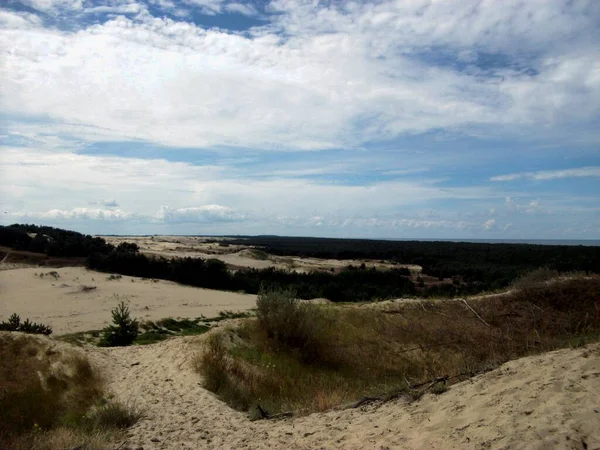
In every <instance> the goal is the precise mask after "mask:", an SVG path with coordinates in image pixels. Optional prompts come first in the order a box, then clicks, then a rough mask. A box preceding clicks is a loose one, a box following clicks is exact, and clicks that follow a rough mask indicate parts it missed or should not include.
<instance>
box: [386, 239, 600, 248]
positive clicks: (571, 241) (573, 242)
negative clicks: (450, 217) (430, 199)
mask: <svg viewBox="0 0 600 450" xmlns="http://www.w3.org/2000/svg"><path fill="white" fill-rule="evenodd" d="M381 240H382V241H421V242H473V243H476V244H533V245H586V246H589V247H600V240H596V239H583V240H580V239H381Z"/></svg>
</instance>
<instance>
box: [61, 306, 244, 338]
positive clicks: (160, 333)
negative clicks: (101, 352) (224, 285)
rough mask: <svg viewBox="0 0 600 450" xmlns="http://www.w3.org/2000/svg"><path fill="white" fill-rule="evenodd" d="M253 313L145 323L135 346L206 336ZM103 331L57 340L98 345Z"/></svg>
mask: <svg viewBox="0 0 600 450" xmlns="http://www.w3.org/2000/svg"><path fill="white" fill-rule="evenodd" d="M251 314H252V313H248V312H233V311H221V312H219V315H218V316H217V317H212V318H206V317H197V318H195V319H175V318H172V317H167V318H165V319H160V320H156V321H150V320H149V321H145V322H141V323H140V324H139V330H140V332H139V334H138V335H137V337H136V338H135V340H134V341H133V344H134V345H149V344H155V343H157V342H161V341H164V340H165V339H168V338H171V337H174V336H194V335H199V334H204V333H206V332H207V331H208V330H210V329H211V327H212V326H213V325H214V324H216V323H218V322H221V321H223V320H227V319H239V318H246V317H250V316H251ZM101 335H102V330H92V331H80V332H76V333H69V334H63V335H61V336H57V338H56V339H58V340H61V341H63V342H68V343H69V344H72V345H76V346H79V347H81V346H84V345H98V344H99V343H100V340H101V337H102V336H101Z"/></svg>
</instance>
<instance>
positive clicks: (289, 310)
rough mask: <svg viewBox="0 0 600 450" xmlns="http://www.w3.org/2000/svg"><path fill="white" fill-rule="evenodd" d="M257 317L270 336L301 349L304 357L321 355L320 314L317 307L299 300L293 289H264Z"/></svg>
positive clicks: (311, 359) (283, 345) (257, 306)
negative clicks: (317, 312)
mask: <svg viewBox="0 0 600 450" xmlns="http://www.w3.org/2000/svg"><path fill="white" fill-rule="evenodd" d="M256 318H257V319H258V323H259V325H260V327H261V328H262V329H263V330H264V332H265V333H266V334H267V337H268V338H269V339H271V340H272V341H273V342H275V343H277V344H278V345H280V346H281V347H283V348H285V349H289V350H296V351H298V352H299V354H300V356H301V357H302V359H303V360H305V361H307V362H310V361H314V360H316V359H318V358H319V353H320V344H321V342H320V336H319V326H320V323H319V322H320V321H319V318H320V316H319V315H318V314H316V310H315V307H314V306H313V305H310V304H308V303H306V302H303V301H301V300H298V299H297V298H296V293H295V292H294V291H292V290H290V289H264V288H263V289H261V292H260V293H259V294H258V298H257V300H256Z"/></svg>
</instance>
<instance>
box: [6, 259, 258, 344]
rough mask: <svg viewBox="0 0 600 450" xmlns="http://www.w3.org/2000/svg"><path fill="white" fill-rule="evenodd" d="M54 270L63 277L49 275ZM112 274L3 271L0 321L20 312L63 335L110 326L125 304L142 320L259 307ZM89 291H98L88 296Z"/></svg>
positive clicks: (252, 300)
mask: <svg viewBox="0 0 600 450" xmlns="http://www.w3.org/2000/svg"><path fill="white" fill-rule="evenodd" d="M52 271H55V272H57V274H58V278H54V277H53V276H51V275H48V273H50V272H52ZM36 273H37V274H38V275H37V276H36V275H35V274H36ZM41 273H43V274H45V275H44V277H43V278H41V277H40V276H39V274H41ZM109 275H110V274H107V273H100V272H94V271H88V270H86V269H84V268H81V267H66V268H61V269H53V268H45V267H35V268H20V269H13V270H2V271H0V320H5V318H6V317H7V316H9V315H10V314H12V313H13V312H16V313H17V314H19V315H20V316H21V318H22V319H26V318H29V319H31V320H33V321H35V322H42V323H44V324H46V325H50V326H52V328H53V330H54V333H55V334H64V333H73V332H76V331H89V330H97V329H100V328H103V327H105V326H106V325H107V324H108V323H109V322H110V321H111V315H110V310H111V309H112V308H114V307H115V306H116V305H117V304H118V303H119V302H120V301H125V302H126V303H127V304H128V305H129V307H130V309H131V311H132V315H133V316H134V317H136V318H138V319H141V320H156V319H162V318H165V317H187V318H196V317H199V316H200V315H204V316H206V317H214V316H217V315H218V313H219V312H220V311H225V310H230V311H236V312H237V311H246V310H248V309H251V308H254V306H255V304H256V296H254V295H246V294H236V293H233V292H223V291H213V290H209V289H200V288H194V287H188V286H182V285H179V284H176V283H171V282H169V281H161V280H158V281H153V280H144V279H141V278H133V277H126V276H123V277H122V278H121V279H119V280H110V281H109V280H108V277H109ZM84 286H88V287H95V289H92V290H89V291H85V290H84Z"/></svg>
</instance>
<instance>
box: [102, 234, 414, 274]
mask: <svg viewBox="0 0 600 450" xmlns="http://www.w3.org/2000/svg"><path fill="white" fill-rule="evenodd" d="M101 237H102V238H103V239H105V240H106V241H107V242H109V243H111V244H113V245H119V244H120V243H121V242H134V243H136V244H137V245H138V246H139V248H140V251H141V252H142V253H145V254H147V255H153V256H162V257H165V258H175V257H178V258H183V257H191V258H216V259H220V260H221V261H223V262H224V263H225V264H227V265H229V266H230V267H233V268H236V267H239V268H242V267H248V268H253V269H266V268H269V267H275V268H278V269H288V270H294V271H296V272H310V271H312V270H324V271H330V270H331V269H333V270H334V271H339V270H341V269H343V268H344V267H347V266H348V265H354V266H360V265H361V264H363V263H364V264H365V266H366V267H367V268H371V267H376V268H378V269H392V268H401V267H406V268H408V269H409V270H411V271H413V272H415V273H420V272H421V270H422V268H421V266H417V265H413V264H391V263H386V262H381V261H377V260H366V259H349V260H338V259H321V258H300V257H295V256H275V255H266V254H263V255H261V256H262V257H257V256H256V254H255V253H253V250H254V249H253V248H252V247H249V246H244V245H233V244H229V242H228V241H231V238H225V237H211V238H208V237H196V236H101ZM224 245H227V246H224Z"/></svg>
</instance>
